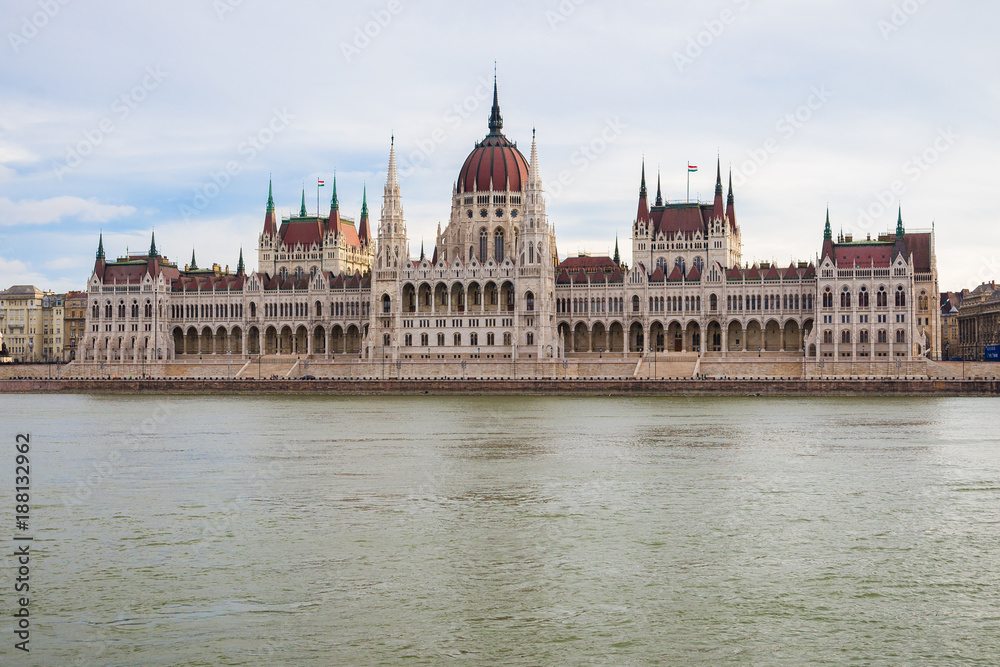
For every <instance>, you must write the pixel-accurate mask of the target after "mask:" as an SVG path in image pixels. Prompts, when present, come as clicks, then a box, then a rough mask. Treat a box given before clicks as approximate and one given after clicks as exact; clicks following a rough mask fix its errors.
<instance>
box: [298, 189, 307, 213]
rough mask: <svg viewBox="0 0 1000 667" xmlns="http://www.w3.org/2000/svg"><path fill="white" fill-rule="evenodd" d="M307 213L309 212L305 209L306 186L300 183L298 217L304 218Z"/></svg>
mask: <svg viewBox="0 0 1000 667" xmlns="http://www.w3.org/2000/svg"><path fill="white" fill-rule="evenodd" d="M307 215H309V213H308V212H307V211H306V186H305V185H304V184H303V185H302V208H301V209H299V217H300V218H304V217H306V216H307Z"/></svg>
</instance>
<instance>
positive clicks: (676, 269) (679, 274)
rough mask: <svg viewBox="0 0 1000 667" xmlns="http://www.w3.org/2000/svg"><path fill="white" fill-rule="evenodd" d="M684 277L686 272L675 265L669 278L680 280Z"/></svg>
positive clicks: (675, 280)
mask: <svg viewBox="0 0 1000 667" xmlns="http://www.w3.org/2000/svg"><path fill="white" fill-rule="evenodd" d="M683 279H684V274H683V273H682V272H681V267H679V266H674V270H673V271H671V272H670V278H668V280H671V281H674V282H680V281H681V280H683Z"/></svg>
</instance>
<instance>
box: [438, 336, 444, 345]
mask: <svg viewBox="0 0 1000 667" xmlns="http://www.w3.org/2000/svg"><path fill="white" fill-rule="evenodd" d="M438 347H444V334H443V333H439V334H438Z"/></svg>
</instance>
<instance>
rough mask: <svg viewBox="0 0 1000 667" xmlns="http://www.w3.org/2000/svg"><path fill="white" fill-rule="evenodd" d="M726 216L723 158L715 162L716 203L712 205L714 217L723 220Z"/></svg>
mask: <svg viewBox="0 0 1000 667" xmlns="http://www.w3.org/2000/svg"><path fill="white" fill-rule="evenodd" d="M725 217H726V211H725V208H724V207H723V204H722V159H721V158H719V159H718V160H717V161H716V163H715V205H714V206H713V207H712V218H713V219H714V220H722V219H723V218H725Z"/></svg>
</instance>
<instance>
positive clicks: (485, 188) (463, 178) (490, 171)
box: [458, 133, 528, 192]
mask: <svg viewBox="0 0 1000 667" xmlns="http://www.w3.org/2000/svg"><path fill="white" fill-rule="evenodd" d="M490 179H492V182H493V189H494V190H506V189H507V183H508V182H509V183H510V189H511V190H512V191H513V190H521V189H522V185H523V184H524V183H527V182H528V161H527V160H525V159H524V156H523V155H521V151H519V150H517V147H516V146H515V145H514V144H512V143H511V142H510V141H508V140H507V137H505V136H503V135H502V134H496V135H494V134H492V133H490V134H489V135H488V136H487V137H486V138H485V139H483V141H482V142H480V143H479V144H477V145H476V149H475V150H474V151H472V152H471V153H470V154H469V157H467V158H466V159H465V164H464V165H462V171H461V173H460V174H459V175H458V191H459V192H489V190H490Z"/></svg>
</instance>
